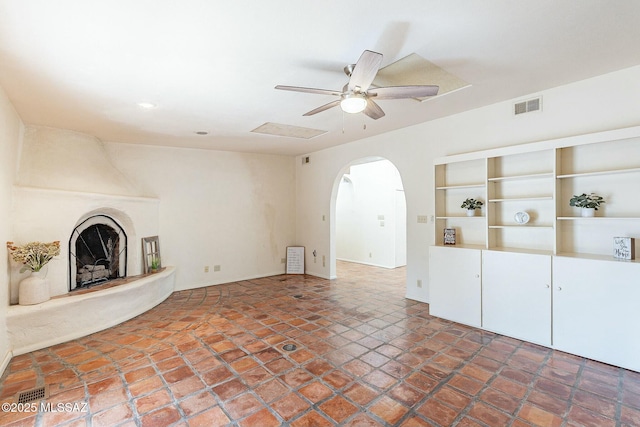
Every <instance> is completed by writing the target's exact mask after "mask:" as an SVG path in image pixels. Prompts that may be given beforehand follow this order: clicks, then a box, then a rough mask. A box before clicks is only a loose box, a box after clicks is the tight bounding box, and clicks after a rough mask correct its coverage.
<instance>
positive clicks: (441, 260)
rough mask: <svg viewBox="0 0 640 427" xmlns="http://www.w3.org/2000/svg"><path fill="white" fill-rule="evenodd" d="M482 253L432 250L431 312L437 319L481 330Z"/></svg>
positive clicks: (450, 249) (430, 254)
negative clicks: (440, 318)
mask: <svg viewBox="0 0 640 427" xmlns="http://www.w3.org/2000/svg"><path fill="white" fill-rule="evenodd" d="M481 253H482V251H480V250H478V249H464V248H451V247H445V246H431V247H430V248H429V312H430V314H431V315H433V316H437V317H442V318H443V319H447V320H452V321H454V322H458V323H463V324H465V325H469V326H475V327H480V326H481V311H480V310H481V303H480V298H481V291H480V280H481V279H480V268H481V264H480V261H481Z"/></svg>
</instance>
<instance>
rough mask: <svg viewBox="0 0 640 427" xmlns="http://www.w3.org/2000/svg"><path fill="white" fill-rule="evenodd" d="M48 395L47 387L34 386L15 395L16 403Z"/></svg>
mask: <svg viewBox="0 0 640 427" xmlns="http://www.w3.org/2000/svg"><path fill="white" fill-rule="evenodd" d="M47 397H49V390H48V389H47V387H46V386H45V387H36V388H32V389H31V390H25V391H21V392H20V393H18V394H17V395H16V403H29V402H34V401H36V400H41V399H46V398H47Z"/></svg>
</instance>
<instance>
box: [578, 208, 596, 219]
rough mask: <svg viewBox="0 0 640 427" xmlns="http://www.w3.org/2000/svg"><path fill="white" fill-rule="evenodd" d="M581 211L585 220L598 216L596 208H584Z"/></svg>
mask: <svg viewBox="0 0 640 427" xmlns="http://www.w3.org/2000/svg"><path fill="white" fill-rule="evenodd" d="M580 211H581V212H580V213H581V215H582V216H583V217H585V218H592V217H594V216H595V215H596V209H595V208H582V209H580Z"/></svg>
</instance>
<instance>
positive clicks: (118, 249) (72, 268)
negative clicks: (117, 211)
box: [69, 215, 127, 291]
mask: <svg viewBox="0 0 640 427" xmlns="http://www.w3.org/2000/svg"><path fill="white" fill-rule="evenodd" d="M126 275H127V234H126V233H125V231H124V229H123V228H122V227H121V226H120V224H118V223H117V222H116V221H115V220H114V219H113V218H111V217H109V216H107V215H94V216H91V217H89V218H87V219H86V220H84V221H83V222H81V223H80V224H79V225H78V226H77V227H76V228H75V229H74V230H73V232H72V233H71V237H70V239H69V290H70V291H72V290H74V289H80V288H87V287H90V286H94V285H97V284H102V283H105V282H108V281H110V280H114V279H117V278H120V277H126Z"/></svg>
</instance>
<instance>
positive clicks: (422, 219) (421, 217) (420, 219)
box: [418, 215, 429, 224]
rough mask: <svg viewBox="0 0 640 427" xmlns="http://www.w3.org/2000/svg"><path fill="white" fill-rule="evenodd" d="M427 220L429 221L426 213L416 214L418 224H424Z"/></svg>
mask: <svg viewBox="0 0 640 427" xmlns="http://www.w3.org/2000/svg"><path fill="white" fill-rule="evenodd" d="M427 222H429V217H428V216H427V215H418V224H426V223H427Z"/></svg>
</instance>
